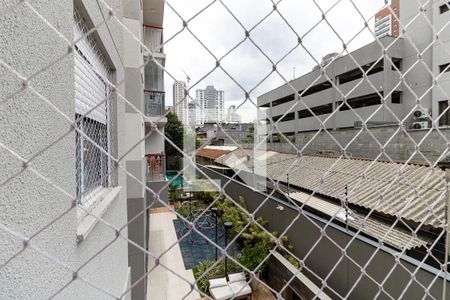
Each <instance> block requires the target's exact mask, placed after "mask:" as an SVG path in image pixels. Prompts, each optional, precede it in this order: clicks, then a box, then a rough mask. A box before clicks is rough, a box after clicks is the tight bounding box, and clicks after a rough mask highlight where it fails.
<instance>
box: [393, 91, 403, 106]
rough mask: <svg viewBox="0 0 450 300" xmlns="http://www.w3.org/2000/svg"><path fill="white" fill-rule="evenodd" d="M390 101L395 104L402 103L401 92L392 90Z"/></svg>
mask: <svg viewBox="0 0 450 300" xmlns="http://www.w3.org/2000/svg"><path fill="white" fill-rule="evenodd" d="M391 102H392V103H395V104H400V103H402V92H393V93H392V96H391Z"/></svg>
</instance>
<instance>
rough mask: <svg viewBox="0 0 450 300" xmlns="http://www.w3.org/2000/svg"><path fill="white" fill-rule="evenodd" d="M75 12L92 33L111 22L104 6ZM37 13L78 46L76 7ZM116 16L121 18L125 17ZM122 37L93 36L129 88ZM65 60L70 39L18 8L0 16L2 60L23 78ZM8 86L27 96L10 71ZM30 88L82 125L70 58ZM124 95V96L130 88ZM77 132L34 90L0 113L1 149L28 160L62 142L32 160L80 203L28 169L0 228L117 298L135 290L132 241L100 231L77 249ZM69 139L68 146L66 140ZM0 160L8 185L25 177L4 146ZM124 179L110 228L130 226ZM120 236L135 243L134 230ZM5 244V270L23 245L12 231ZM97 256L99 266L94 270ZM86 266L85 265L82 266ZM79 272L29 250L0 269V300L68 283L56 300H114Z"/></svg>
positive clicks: (44, 293) (38, 295) (6, 191)
mask: <svg viewBox="0 0 450 300" xmlns="http://www.w3.org/2000/svg"><path fill="white" fill-rule="evenodd" d="M7 3H8V4H5V2H2V4H0V11H2V12H4V11H5V10H6V9H7V8H8V6H11V5H12V2H11V1H8V2H7ZM108 3H109V4H110V5H112V6H113V7H115V6H117V5H118V4H120V1H118V0H114V1H113V0H111V1H108ZM75 4H76V6H77V8H78V9H79V11H80V13H81V14H82V15H83V17H84V18H86V19H87V21H88V23H89V24H91V25H96V24H99V23H100V22H101V21H102V20H103V18H104V16H107V13H106V10H100V9H99V4H98V3H97V2H94V1H75ZM31 5H32V6H33V7H34V8H35V9H36V10H37V11H38V12H39V13H40V14H42V15H43V17H44V18H46V19H47V21H48V22H49V23H50V24H52V25H53V26H55V27H56V28H57V29H58V31H59V32H61V33H62V34H63V35H64V36H65V37H66V38H67V39H69V40H72V39H73V12H74V8H73V1H61V0H49V1H45V2H44V1H33V2H31ZM100 6H101V5H100ZM116 13H117V15H118V16H119V17H120V15H121V11H120V10H119V11H117V12H116ZM121 35H122V31H121V29H120V26H118V24H117V22H114V21H110V22H108V25H107V26H102V27H101V28H99V30H98V33H97V34H95V35H94V36H95V38H96V39H97V42H98V44H99V46H100V48H101V49H102V50H105V51H104V55H105V56H106V58H107V61H108V64H109V65H110V67H111V68H112V69H114V70H115V71H114V81H116V82H119V81H121V80H122V79H123V68H122V64H121V57H122V48H123V44H122V39H121ZM65 54H67V44H66V43H65V42H64V40H63V39H62V38H61V37H59V36H58V35H57V34H56V33H55V32H54V31H53V30H52V29H51V28H49V26H48V25H47V24H45V23H44V21H42V20H41V19H40V18H39V17H38V16H37V15H36V14H35V13H34V12H33V11H32V10H30V9H29V8H28V7H27V6H26V5H23V4H20V5H18V7H17V8H15V9H14V10H12V11H10V12H6V13H5V14H3V15H2V16H1V17H0V58H1V59H2V60H3V61H5V62H6V63H7V64H9V65H10V66H11V67H12V68H13V69H15V70H17V71H18V72H20V73H21V74H22V75H23V76H25V77H26V76H29V75H31V74H33V73H35V72H37V71H38V70H40V69H41V68H44V67H45V66H47V65H52V64H53V63H54V62H55V61H56V60H57V59H58V58H60V57H62V56H64V55H65ZM0 77H1V78H2V84H0V95H2V98H3V97H4V96H5V95H9V94H11V93H14V92H15V91H17V90H18V89H19V88H20V83H21V82H20V80H18V78H17V77H15V75H14V74H13V73H11V72H10V71H9V70H7V69H6V68H4V67H0ZM29 84H30V86H32V87H33V88H34V89H36V90H37V91H38V92H39V93H41V94H42V95H43V96H44V97H46V98H47V99H48V100H49V101H50V102H51V103H52V104H53V105H55V106H56V107H57V108H58V109H60V110H61V111H62V113H64V114H65V115H66V116H68V117H69V118H70V119H72V118H73V117H74V115H75V112H74V110H75V100H74V58H73V55H72V54H69V55H67V56H66V57H65V58H63V59H62V60H61V61H60V62H58V63H56V64H54V65H52V66H51V67H49V68H48V69H45V70H44V71H43V72H40V73H39V74H38V75H36V76H35V77H34V78H33V80H31V81H30V83H29ZM119 91H120V92H123V91H124V90H123V87H120V88H119ZM124 109H125V108H124V104H123V102H121V101H117V102H116V112H117V116H116V119H117V128H115V129H114V130H113V132H114V134H115V135H116V136H117V153H115V155H117V154H118V155H119V156H120V155H122V154H123V152H124V145H123V142H122V141H123V140H124V117H123V114H124ZM70 129H71V123H70V122H68V121H67V119H65V118H64V117H63V116H62V115H61V114H60V113H58V112H57V111H56V110H55V109H54V108H52V107H51V106H50V105H48V104H47V103H45V102H44V101H43V100H41V99H40V98H39V97H37V96H36V95H35V94H33V93H32V92H31V91H30V90H29V89H26V90H24V91H23V92H20V93H19V94H17V95H16V96H15V97H13V98H11V99H9V100H8V101H7V102H4V103H2V104H1V105H0V142H1V143H2V144H3V145H5V146H6V147H8V148H9V149H11V150H12V151H14V152H15V153H17V154H19V155H20V156H21V157H23V158H24V159H29V158H31V157H32V156H33V155H35V154H38V152H40V151H41V150H43V149H44V148H45V147H46V146H48V145H50V144H52V143H55V144H54V145H53V146H51V147H50V148H48V149H46V150H45V151H43V152H42V153H40V154H39V155H38V156H37V157H36V158H35V159H33V160H32V162H31V165H32V166H33V168H34V169H35V170H36V171H37V172H39V173H40V174H42V175H43V176H44V177H45V178H48V179H49V180H50V181H51V182H52V183H54V184H55V185H57V186H58V187H60V188H62V189H63V190H65V191H66V192H68V193H70V195H72V196H71V197H69V196H66V195H65V194H63V193H62V192H61V191H59V190H58V189H57V188H55V187H53V186H52V185H51V184H50V183H49V182H47V181H45V180H43V179H42V178H40V177H39V176H37V175H36V174H33V173H32V172H31V171H30V170H24V171H23V172H22V173H20V174H18V176H16V177H14V178H13V179H12V180H10V181H9V182H7V183H6V184H5V185H3V186H2V187H1V191H0V194H1V195H2V197H1V200H0V203H1V204H0V223H1V224H2V225H4V226H6V227H7V228H9V229H11V230H13V231H14V232H16V233H18V234H20V235H24V236H27V237H29V236H32V235H34V234H36V233H38V234H37V235H36V236H34V237H33V239H32V241H31V243H32V244H33V245H34V246H36V247H38V248H39V249H41V250H42V251H44V252H45V253H47V254H48V255H50V256H51V257H53V258H55V259H58V260H59V261H61V262H64V263H65V264H66V265H67V266H68V267H69V268H70V269H71V270H73V271H75V270H77V269H78V268H81V269H80V270H79V276H80V277H82V278H84V279H85V280H87V281H89V282H91V283H93V284H95V285H96V286H97V287H99V288H100V289H103V290H106V291H108V292H109V293H112V294H113V295H117V296H119V295H120V294H121V293H122V292H123V291H124V288H125V287H126V286H127V282H128V278H127V269H128V262H127V243H126V242H125V240H124V239H122V238H119V239H116V236H115V232H114V230H112V229H111V228H110V227H108V226H107V225H105V224H103V223H97V224H96V225H95V227H94V228H93V230H92V231H91V232H90V234H89V235H88V236H87V237H86V239H85V240H83V241H82V242H80V243H78V244H77V242H76V233H77V227H78V220H77V213H76V208H72V209H70V208H71V205H72V201H73V199H74V195H75V184H76V179H75V174H76V171H75V135H74V132H73V131H70V132H69V130H70ZM63 135H65V137H64V138H62V139H61V140H59V141H58V140H57V139H58V138H60V137H61V136H63ZM0 157H1V159H0V181H2V182H3V181H4V180H6V179H7V178H11V177H12V176H13V175H14V174H16V173H17V171H19V170H21V169H22V162H21V161H20V160H19V159H18V158H17V157H16V156H14V155H12V154H11V153H9V152H8V151H6V150H5V149H4V148H2V147H0ZM122 165H123V163H122ZM116 173H117V174H116V177H117V182H118V185H119V186H121V187H122V189H121V191H120V193H119V194H118V196H117V198H116V199H115V200H114V201H113V202H112V203H111V205H110V206H109V207H108V208H107V210H106V212H105V214H104V215H103V219H104V220H105V221H106V222H109V223H110V224H112V225H113V226H115V227H121V226H123V225H124V224H125V223H126V222H127V220H126V218H127V216H126V210H127V208H126V198H125V197H126V182H125V176H124V174H123V172H116ZM58 217H60V218H59V219H57V218H58ZM53 221H55V222H54V223H52V224H51V222H53ZM49 224H51V225H50V226H49V227H46V226H47V225H49ZM122 235H124V236H125V237H126V236H127V232H126V230H125V231H124V232H122ZM0 240H1V242H0V264H4V263H6V262H7V261H8V260H9V259H10V258H11V257H13V256H14V255H15V254H16V253H18V252H19V251H20V250H22V249H23V244H22V240H21V239H19V238H17V237H16V236H14V235H12V234H10V233H7V232H5V231H4V230H0ZM109 243H111V244H110V245H108V244H109ZM107 245H108V247H107V248H106V249H105V250H103V251H101V250H102V248H103V247H105V246H107ZM93 256H96V258H94V259H93V260H92V261H89V262H88V260H89V259H90V258H92V257H93ZM85 263H87V265H85V266H84V264H85ZM71 270H67V269H65V268H63V267H62V266H61V265H60V264H58V263H56V262H55V261H54V260H51V259H49V258H47V257H45V256H44V255H42V254H39V253H38V252H37V251H34V250H32V249H26V250H25V251H23V252H22V253H21V254H19V255H18V256H16V257H15V258H13V259H12V260H11V261H9V262H8V263H7V264H6V265H5V266H3V267H2V268H0V298H2V299H47V298H49V297H50V296H52V295H53V294H54V293H56V292H58V290H60V289H62V288H63V287H64V285H66V284H69V283H70V284H69V285H68V286H67V287H65V288H64V289H63V290H62V291H61V293H60V294H59V295H58V298H61V299H109V298H111V296H108V295H106V294H105V293H103V292H102V291H100V290H99V289H96V288H94V287H92V286H90V285H88V284H86V283H84V282H83V281H81V280H79V279H78V280H74V281H73V282H71V281H72V275H73V274H72V271H71Z"/></svg>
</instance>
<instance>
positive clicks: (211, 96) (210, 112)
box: [195, 85, 224, 124]
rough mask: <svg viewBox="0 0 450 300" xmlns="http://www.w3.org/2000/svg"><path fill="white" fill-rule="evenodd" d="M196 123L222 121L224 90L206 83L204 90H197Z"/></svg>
mask: <svg viewBox="0 0 450 300" xmlns="http://www.w3.org/2000/svg"><path fill="white" fill-rule="evenodd" d="M195 102H196V105H197V116H196V119H197V122H196V123H197V124H204V123H205V122H217V123H218V122H221V121H224V92H223V91H219V90H216V89H215V88H214V86H213V85H208V86H207V87H206V89H204V90H197V91H196V97H195Z"/></svg>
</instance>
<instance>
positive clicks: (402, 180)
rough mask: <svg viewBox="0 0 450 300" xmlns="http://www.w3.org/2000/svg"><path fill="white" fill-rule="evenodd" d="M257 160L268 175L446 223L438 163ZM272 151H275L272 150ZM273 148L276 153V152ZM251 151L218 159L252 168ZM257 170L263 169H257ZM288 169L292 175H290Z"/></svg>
mask: <svg viewBox="0 0 450 300" xmlns="http://www.w3.org/2000/svg"><path fill="white" fill-rule="evenodd" d="M256 153H257V155H256V165H257V166H259V168H258V169H260V168H261V167H260V166H261V165H264V164H265V166H266V168H265V170H266V177H268V178H271V179H273V180H275V181H278V180H279V181H280V182H283V183H287V181H288V180H289V184H290V185H292V186H296V187H298V188H302V189H305V190H308V191H310V192H314V193H316V194H317V195H322V196H327V197H331V198H334V199H339V200H342V199H345V197H346V192H345V191H346V188H347V191H348V193H347V197H348V202H349V203H352V204H354V205H358V206H360V207H364V208H366V209H369V210H374V211H376V212H379V213H382V214H386V215H390V216H394V217H400V218H402V219H403V220H409V221H413V222H415V223H418V224H421V223H423V224H424V225H431V226H433V227H438V228H442V227H443V226H444V224H445V200H444V199H445V178H444V172H443V171H442V170H440V169H437V168H431V167H426V166H418V165H411V164H402V163H393V162H380V161H373V160H362V159H347V158H339V157H323V156H322V157H319V156H301V157H298V156H296V155H293V154H287V153H276V152H270V151H269V152H268V153H269V155H267V154H264V156H265V157H266V159H265V160H262V159H259V158H260V157H262V156H263V152H256ZM271 153H272V154H271ZM273 153H275V154H273ZM254 156H255V155H254V153H253V150H241V149H238V150H235V151H233V152H230V153H228V154H226V155H224V156H223V157H220V158H219V159H216V162H217V163H221V164H223V165H226V166H228V167H232V168H235V169H240V170H246V169H247V170H252V171H253V165H254V164H253V162H254V161H255V157H254ZM255 172H257V173H258V172H260V171H257V170H255ZM287 174H289V175H287Z"/></svg>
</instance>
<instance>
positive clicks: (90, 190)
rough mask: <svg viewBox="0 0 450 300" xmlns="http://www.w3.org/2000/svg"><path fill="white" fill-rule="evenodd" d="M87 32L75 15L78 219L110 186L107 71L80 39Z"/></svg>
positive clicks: (91, 45) (87, 39)
mask: <svg viewBox="0 0 450 300" xmlns="http://www.w3.org/2000/svg"><path fill="white" fill-rule="evenodd" d="M87 32H88V29H87V26H86V23H85V21H84V20H83V19H82V17H81V16H80V15H79V14H78V13H77V12H75V14H74V40H75V41H77V43H76V45H75V51H74V73H75V76H74V81H75V82H74V83H75V121H76V129H77V130H76V134H75V144H76V148H75V157H76V162H75V164H76V195H77V202H78V205H79V207H80V209H78V210H77V215H78V217H79V218H82V217H83V216H84V215H85V214H86V210H90V209H91V208H92V207H93V205H95V204H96V203H97V202H98V201H99V200H101V199H102V198H103V196H104V194H105V193H106V192H107V190H108V187H109V186H110V185H111V176H110V171H111V160H110V157H109V153H111V152H112V151H111V147H112V146H111V145H112V143H111V138H112V137H111V128H112V126H111V116H112V114H111V110H112V105H111V101H110V98H111V96H112V93H111V90H110V86H109V84H108V83H107V81H109V80H110V78H111V69H110V68H109V67H108V66H107V64H106V60H105V58H104V56H103V55H102V53H101V51H100V50H99V48H98V47H97V45H96V42H95V40H94V39H93V38H92V36H91V35H87V36H84V35H85V34H86V33H87ZM80 38H81V39H80ZM79 39H80V40H79Z"/></svg>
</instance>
